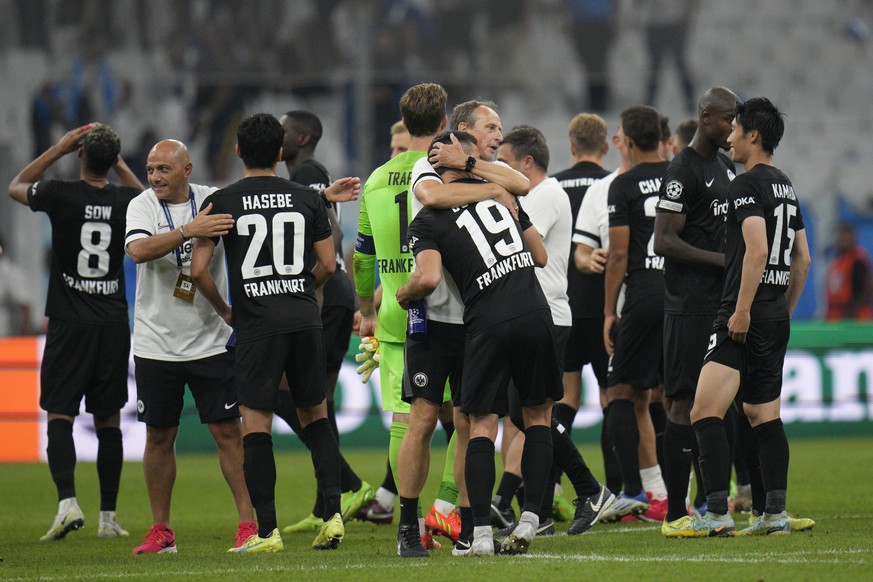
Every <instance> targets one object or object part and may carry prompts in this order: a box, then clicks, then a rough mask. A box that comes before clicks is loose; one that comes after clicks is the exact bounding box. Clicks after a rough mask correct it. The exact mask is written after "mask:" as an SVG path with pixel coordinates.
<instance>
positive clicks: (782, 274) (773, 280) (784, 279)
mask: <svg viewBox="0 0 873 582" xmlns="http://www.w3.org/2000/svg"><path fill="white" fill-rule="evenodd" d="M790 275H791V271H782V270H777V269H765V270H764V272H763V273H762V274H761V283H767V284H770V285H780V286H785V285H788V279H789V276H790Z"/></svg>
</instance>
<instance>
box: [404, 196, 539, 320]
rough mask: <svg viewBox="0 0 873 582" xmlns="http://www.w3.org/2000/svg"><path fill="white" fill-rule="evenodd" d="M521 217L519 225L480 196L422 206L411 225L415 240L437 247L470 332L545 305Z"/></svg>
mask: <svg viewBox="0 0 873 582" xmlns="http://www.w3.org/2000/svg"><path fill="white" fill-rule="evenodd" d="M519 218H520V220H521V221H522V222H521V224H519V223H518V222H516V221H515V220H514V219H513V218H512V216H511V215H510V214H509V211H508V210H507V209H506V208H505V207H504V206H502V205H501V204H498V203H497V202H495V201H493V200H484V201H482V202H477V203H475V204H469V205H465V206H462V207H459V208H452V209H446V210H435V209H430V208H426V209H424V210H422V211H421V212H420V213H419V214H418V216H416V218H415V220H414V221H413V223H412V225H411V226H410V240H411V241H412V243H413V245H418V247H417V248H424V249H427V248H432V249H434V250H438V251H439V252H440V254H441V256H442V262H443V266H444V267H445V268H446V270H447V271H448V272H449V273H450V274H451V275H452V278H453V279H454V280H455V283H456V284H457V285H458V290H459V291H460V293H461V297H462V299H463V300H464V323H465V325H467V326H469V333H471V334H475V333H479V332H481V331H482V330H483V329H485V328H487V327H489V326H491V325H493V324H496V323H499V322H501V321H506V320H509V319H513V318H515V317H518V316H519V315H523V314H525V313H528V312H530V311H533V310H535V309H548V308H549V305H548V302H547V301H546V298H545V295H544V294H543V291H542V289H541V288H540V284H539V282H538V280H537V277H536V273H535V271H534V269H535V265H534V262H533V257H532V256H531V253H530V250H529V248H528V246H527V243H526V242H525V239H524V234H523V230H525V229H527V228H529V227H530V226H531V223H530V220H529V219H528V218H527V216H526V215H525V214H524V213H523V212H522V213H521V215H520V217H519Z"/></svg>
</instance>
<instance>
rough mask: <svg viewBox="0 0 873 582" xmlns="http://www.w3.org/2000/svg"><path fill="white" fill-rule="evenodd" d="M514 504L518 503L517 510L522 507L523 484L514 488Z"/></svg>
mask: <svg viewBox="0 0 873 582" xmlns="http://www.w3.org/2000/svg"><path fill="white" fill-rule="evenodd" d="M515 504H516V505H518V509H519V511H521V508H522V507H524V485H519V486H518V489H516V490H515Z"/></svg>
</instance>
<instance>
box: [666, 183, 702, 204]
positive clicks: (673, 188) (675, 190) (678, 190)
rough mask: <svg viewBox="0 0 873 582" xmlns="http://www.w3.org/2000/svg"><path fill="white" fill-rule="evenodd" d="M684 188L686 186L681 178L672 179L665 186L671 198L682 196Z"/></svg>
mask: <svg viewBox="0 0 873 582" xmlns="http://www.w3.org/2000/svg"><path fill="white" fill-rule="evenodd" d="M708 185H709V184H707V186H708ZM683 188H684V187H683V186H682V182H680V181H679V180H670V181H669V182H667V185H666V186H665V187H664V193H665V194H666V195H667V198H669V199H670V200H676V199H677V198H679V197H680V196H682V190H683Z"/></svg>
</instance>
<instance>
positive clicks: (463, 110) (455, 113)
mask: <svg viewBox="0 0 873 582" xmlns="http://www.w3.org/2000/svg"><path fill="white" fill-rule="evenodd" d="M480 107H490V108H491V109H493V110H494V111H497V104H496V103H494V102H493V101H484V100H482V99H473V100H472V101H464V102H463V103H459V104H457V105H455V108H454V109H452V118H451V119H450V120H449V129H453V130H454V129H458V126H459V125H460V124H461V122H462V121H463V122H464V123H466V124H467V127H471V126H473V125H476V109H478V108H480Z"/></svg>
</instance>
